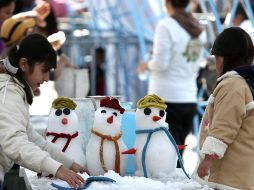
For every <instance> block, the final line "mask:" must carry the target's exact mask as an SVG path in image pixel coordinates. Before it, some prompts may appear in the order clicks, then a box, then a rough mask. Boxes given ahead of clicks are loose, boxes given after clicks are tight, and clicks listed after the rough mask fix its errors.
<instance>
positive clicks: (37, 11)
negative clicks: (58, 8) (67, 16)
mask: <svg viewBox="0 0 254 190" xmlns="http://www.w3.org/2000/svg"><path fill="white" fill-rule="evenodd" d="M49 13H50V4H49V3H47V2H45V1H42V2H41V3H39V4H38V5H37V6H36V7H35V8H34V9H33V10H31V11H27V12H21V13H18V14H15V15H13V16H12V17H13V18H35V19H36V23H37V25H38V26H40V27H44V26H45V25H46V22H45V21H44V20H45V18H46V17H47V16H48V15H49Z"/></svg>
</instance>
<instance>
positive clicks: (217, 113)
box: [198, 83, 246, 177]
mask: <svg viewBox="0 0 254 190" xmlns="http://www.w3.org/2000/svg"><path fill="white" fill-rule="evenodd" d="M241 91H243V90H242V89H239V88H236V87H234V84H233V83H228V84H227V85H223V86H222V87H220V90H219V91H218V93H217V95H216V97H215V101H214V113H213V119H212V121H211V122H210V124H209V133H208V136H207V137H206V139H205V141H204V143H203V146H202V148H201V152H200V153H201V155H202V156H203V158H204V160H203V161H202V162H201V163H200V165H199V171H198V174H199V175H200V177H201V176H202V177H204V176H203V175H206V174H208V173H207V172H208V170H209V169H210V167H211V166H212V164H213V162H214V160H216V159H221V158H223V156H224V153H225V152H226V150H227V148H228V146H229V145H230V144H231V143H232V142H233V141H234V140H235V138H236V136H237V135H238V132H239V129H240V128H241V125H242V119H243V117H244V115H245V114H246V109H245V96H244V92H241ZM210 155H216V159H209V158H207V156H210Z"/></svg>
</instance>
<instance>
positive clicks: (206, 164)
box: [197, 155, 214, 178]
mask: <svg viewBox="0 0 254 190" xmlns="http://www.w3.org/2000/svg"><path fill="white" fill-rule="evenodd" d="M213 162H214V159H211V158H210V157H209V155H206V156H205V159H204V160H202V162H201V163H200V164H199V166H198V171H197V172H198V176H199V177H200V178H203V177H205V176H208V175H209V169H210V168H211V167H212V165H213Z"/></svg>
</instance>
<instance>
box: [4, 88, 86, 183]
mask: <svg viewBox="0 0 254 190" xmlns="http://www.w3.org/2000/svg"><path fill="white" fill-rule="evenodd" d="M9 86H11V87H10V88H9V87H6V88H8V89H7V91H6V93H7V96H6V98H5V99H4V101H3V102H2V101H1V106H0V145H1V150H2V154H5V155H6V156H7V157H8V158H9V159H11V160H12V161H14V162H15V163H17V164H19V165H21V166H23V167H25V168H28V169H30V170H32V171H35V172H48V173H51V174H53V175H55V176H56V177H58V178H60V179H62V180H65V181H67V182H68V183H69V184H70V185H71V186H73V187H77V186H81V185H82V183H83V182H84V180H83V179H82V178H81V176H79V175H78V174H76V173H75V172H73V171H71V170H69V169H67V168H65V167H64V166H63V165H62V164H61V163H60V162H58V161H56V160H54V159H53V158H51V157H50V155H49V153H48V152H46V151H43V150H41V148H40V147H39V146H37V145H36V144H35V143H34V142H31V141H30V140H29V138H28V135H27V128H26V127H27V126H28V122H29V114H28V107H27V106H26V104H25V103H24V99H23V97H22V95H21V94H23V93H24V92H22V91H21V90H19V89H17V88H15V87H13V84H9Z"/></svg>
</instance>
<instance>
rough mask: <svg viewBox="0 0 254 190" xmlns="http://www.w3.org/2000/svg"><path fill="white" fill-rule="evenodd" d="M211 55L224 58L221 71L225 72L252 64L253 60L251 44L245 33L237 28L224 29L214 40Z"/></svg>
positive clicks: (253, 48)
mask: <svg viewBox="0 0 254 190" xmlns="http://www.w3.org/2000/svg"><path fill="white" fill-rule="evenodd" d="M211 54H212V55H215V56H222V57H223V58H224V64H223V71H222V73H221V75H223V74H225V73H226V72H227V71H231V70H233V69H234V68H236V67H238V66H242V65H250V64H252V61H253V58H254V47H253V42H252V40H251V38H250V36H249V34H248V33H247V32H245V31H244V30H243V29H241V28H239V27H231V28H227V29H225V30H224V31H223V32H222V33H220V34H219V36H218V37H217V38H216V40H215V42H214V44H213V47H212V50H211Z"/></svg>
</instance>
